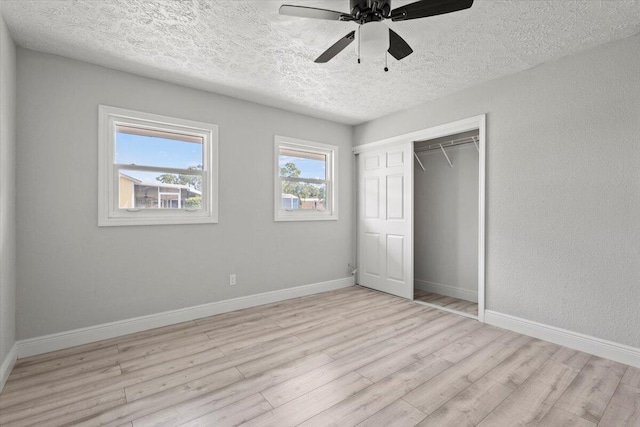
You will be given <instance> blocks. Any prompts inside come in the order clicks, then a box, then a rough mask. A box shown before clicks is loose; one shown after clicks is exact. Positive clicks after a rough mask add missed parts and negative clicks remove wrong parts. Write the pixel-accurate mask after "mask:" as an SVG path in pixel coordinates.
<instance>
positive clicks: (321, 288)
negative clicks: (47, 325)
mask: <svg viewBox="0 0 640 427" xmlns="http://www.w3.org/2000/svg"><path fill="white" fill-rule="evenodd" d="M354 284H355V280H354V278H353V277H345V278H342V279H336V280H329V281H327V282H320V283H314V284H311V285H304V286H297V287H294V288H287V289H280V290H277V291H272V292H265V293H262V294H256V295H249V296H245V297H239V298H233V299H228V300H224V301H216V302H211V303H208V304H202V305H197V306H193V307H186V308H181V309H178V310H171V311H165V312H163V313H157V314H151V315H148V316H141V317H135V318H132V319H126V320H120V321H117V322H111V323H104V324H102V325H96V326H89V327H87V328H81V329H75V330H72V331H67V332H60V333H56V334H51V335H45V336H42V337H36V338H29V339H26V340H21V341H18V342H17V351H18V357H19V358H21V357H28V356H34V355H36V354H43V353H48V352H50V351H56V350H61V349H64V348H70V347H75V346H77V345H83V344H89V343H92V342H95V341H100V340H104V339H108V338H114V337H119V336H122V335H127V334H132V333H135V332H140V331H145V330H148V329H153V328H160V327H162V326H168V325H173V324H175V323H180V322H186V321H189V320H194V319H200V318H203V317H208V316H213V315H216V314H221V313H227V312H230V311H234V310H240V309H243V308H249V307H255V306H258V305H263V304H269V303H272V302H278V301H284V300H288V299H291V298H298V297H302V296H306V295H312V294H317V293H320V292H326V291H332V290H335V289H340V288H346V287H349V286H353V285H354ZM2 366H3V368H4V364H3V365H2Z"/></svg>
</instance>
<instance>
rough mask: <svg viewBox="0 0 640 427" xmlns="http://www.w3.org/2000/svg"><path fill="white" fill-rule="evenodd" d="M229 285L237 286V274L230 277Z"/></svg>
mask: <svg viewBox="0 0 640 427" xmlns="http://www.w3.org/2000/svg"><path fill="white" fill-rule="evenodd" d="M229 285H230V286H235V285H236V275H235V274H230V275H229Z"/></svg>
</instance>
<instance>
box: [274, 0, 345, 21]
mask: <svg viewBox="0 0 640 427" xmlns="http://www.w3.org/2000/svg"><path fill="white" fill-rule="evenodd" d="M280 15H287V16H297V17H298V18H313V19H328V20H329V21H350V20H352V16H351V15H349V14H348V13H342V12H336V11H335V10H327V9H318V8H316V7H306V6H293V5H289V4H283V5H282V6H280Z"/></svg>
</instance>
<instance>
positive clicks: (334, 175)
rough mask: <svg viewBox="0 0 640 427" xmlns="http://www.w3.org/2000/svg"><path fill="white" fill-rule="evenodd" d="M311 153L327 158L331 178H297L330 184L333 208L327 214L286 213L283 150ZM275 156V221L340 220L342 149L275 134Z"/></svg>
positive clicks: (318, 212) (327, 169)
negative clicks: (340, 154)
mask: <svg viewBox="0 0 640 427" xmlns="http://www.w3.org/2000/svg"><path fill="white" fill-rule="evenodd" d="M281 148H288V149H291V150H299V151H311V152H316V153H320V154H325V155H327V165H326V172H327V179H326V180H316V179H313V178H307V179H305V178H297V179H296V180H301V181H304V182H308V181H319V182H320V181H322V182H325V181H326V182H327V200H328V201H329V209H327V210H326V211H312V210H302V209H300V210H288V211H287V210H284V209H282V179H281V177H280V149H281ZM273 155H274V162H273V164H274V187H273V188H274V198H273V210H274V214H273V219H274V221H276V222H280V221H335V220H337V219H338V168H337V162H338V146H337V145H330V144H324V143H321V142H315V141H306V140H303V139H297V138H290V137H287V136H280V135H275V137H274V142H273Z"/></svg>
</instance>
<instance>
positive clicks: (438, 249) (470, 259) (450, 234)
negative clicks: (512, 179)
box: [413, 135, 478, 301]
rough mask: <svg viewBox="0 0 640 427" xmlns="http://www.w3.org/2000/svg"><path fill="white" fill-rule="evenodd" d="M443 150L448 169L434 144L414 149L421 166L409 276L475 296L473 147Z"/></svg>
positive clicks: (475, 168)
mask: <svg viewBox="0 0 640 427" xmlns="http://www.w3.org/2000/svg"><path fill="white" fill-rule="evenodd" d="M455 138H456V136H455V135H454V136H451V137H448V138H444V140H451V139H455ZM435 142H437V141H428V142H427V145H429V144H431V143H435ZM447 155H448V156H449V159H450V160H451V162H452V163H453V168H452V167H450V166H449V163H448V162H447V160H446V158H445V157H444V155H443V154H442V152H441V151H440V150H439V149H438V150H437V151H427V152H422V153H419V154H418V156H419V158H420V161H421V162H422V164H423V166H424V167H425V169H426V170H424V171H423V170H422V168H420V166H419V165H417V162H416V165H415V167H414V175H415V179H414V187H413V188H414V195H415V196H414V200H413V203H414V205H413V206H414V208H413V209H414V217H413V219H414V222H413V224H414V225H413V229H414V237H413V239H414V240H413V242H414V243H413V246H414V254H413V259H414V279H416V280H418V281H421V282H429V283H426V284H427V285H432V284H436V285H444V286H445V288H444V289H438V291H439V292H441V293H444V292H447V291H449V289H447V288H446V287H451V288H453V289H451V291H453V292H451V293H450V294H446V293H445V295H450V296H455V297H457V298H463V299H468V300H470V301H477V298H478V152H477V151H476V147H475V146H474V145H473V144H470V145H463V146H458V147H453V148H448V149H447ZM417 284H418V285H421V284H425V283H420V282H417ZM429 290H433V289H429ZM456 290H461V291H466V292H456Z"/></svg>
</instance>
